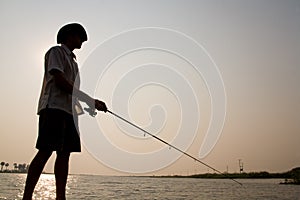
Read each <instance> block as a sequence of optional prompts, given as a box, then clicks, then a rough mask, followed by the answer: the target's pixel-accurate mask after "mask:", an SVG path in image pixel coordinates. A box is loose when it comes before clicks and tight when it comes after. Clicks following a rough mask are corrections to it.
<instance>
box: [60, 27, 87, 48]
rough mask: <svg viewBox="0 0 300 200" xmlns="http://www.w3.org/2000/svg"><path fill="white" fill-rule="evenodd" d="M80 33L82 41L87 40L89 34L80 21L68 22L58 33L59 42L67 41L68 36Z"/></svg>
mask: <svg viewBox="0 0 300 200" xmlns="http://www.w3.org/2000/svg"><path fill="white" fill-rule="evenodd" d="M76 34H77V35H78V36H79V37H80V39H81V40H82V41H87V34H86V31H85V29H84V28H83V26H82V25H80V24H78V23H71V24H66V25H64V26H63V27H61V28H60V29H59V31H58V33H57V44H61V43H63V42H65V40H66V39H67V37H68V36H70V35H76Z"/></svg>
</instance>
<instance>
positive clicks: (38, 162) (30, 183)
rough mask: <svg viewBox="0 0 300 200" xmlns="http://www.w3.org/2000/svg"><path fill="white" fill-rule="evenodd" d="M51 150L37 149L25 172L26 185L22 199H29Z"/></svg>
mask: <svg viewBox="0 0 300 200" xmlns="http://www.w3.org/2000/svg"><path fill="white" fill-rule="evenodd" d="M51 154H52V151H41V150H39V151H38V152H37V154H36V155H35V157H34V158H33V160H32V161H31V163H30V165H29V169H28V173H27V179H26V185H25V190H24V196H23V200H31V199H32V193H33V191H34V188H35V186H36V184H37V182H38V180H39V178H40V175H41V173H42V172H43V169H44V166H45V164H46V163H47V161H48V159H49V157H50V156H51Z"/></svg>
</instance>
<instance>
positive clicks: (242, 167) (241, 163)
mask: <svg viewBox="0 0 300 200" xmlns="http://www.w3.org/2000/svg"><path fill="white" fill-rule="evenodd" d="M239 168H240V174H241V173H243V172H244V163H243V162H242V159H239Z"/></svg>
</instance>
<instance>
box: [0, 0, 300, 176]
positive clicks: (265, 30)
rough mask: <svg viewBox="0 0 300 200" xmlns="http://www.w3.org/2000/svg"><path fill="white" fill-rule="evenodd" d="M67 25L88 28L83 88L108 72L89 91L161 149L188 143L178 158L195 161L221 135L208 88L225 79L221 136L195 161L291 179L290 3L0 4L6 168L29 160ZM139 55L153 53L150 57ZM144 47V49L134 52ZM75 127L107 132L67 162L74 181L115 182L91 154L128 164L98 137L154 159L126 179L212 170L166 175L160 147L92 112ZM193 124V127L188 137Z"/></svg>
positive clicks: (293, 19)
mask: <svg viewBox="0 0 300 200" xmlns="http://www.w3.org/2000/svg"><path fill="white" fill-rule="evenodd" d="M68 22H80V23H81V24H83V25H84V26H85V28H86V29H87V32H88V37H89V40H88V41H87V42H86V43H84V44H83V47H82V49H80V50H75V53H76V55H77V60H78V63H79V65H80V66H81V69H82V70H83V72H84V73H83V77H82V79H83V80H82V81H83V82H84V81H85V80H84V78H86V81H88V80H87V79H89V74H90V75H91V76H93V75H94V74H97V73H99V71H96V72H94V71H93V70H95V69H94V68H93V66H99V68H97V70H100V71H101V70H102V71H101V72H103V71H104V70H106V71H105V73H104V72H103V73H102V74H101V75H100V74H99V76H96V78H99V77H100V79H97V85H95V86H94V88H91V90H90V91H92V92H93V91H95V93H94V94H95V96H97V97H98V98H100V99H103V100H104V101H106V102H107V104H108V106H109V107H110V108H113V109H114V110H116V111H118V112H121V113H122V114H123V111H124V112H127V110H128V112H129V113H130V114H129V117H130V118H131V120H132V121H134V122H135V123H137V124H139V125H141V126H142V127H145V128H149V129H148V130H150V131H152V132H153V133H155V134H158V136H160V137H162V138H163V139H165V140H167V141H170V142H171V141H174V142H175V143H176V141H177V137H178V138H179V140H180V141H179V143H178V145H181V144H182V143H185V141H184V140H186V145H187V146H184V147H183V148H187V151H188V153H190V154H192V155H194V156H197V157H198V156H199V150H200V146H201V145H202V144H203V141H204V138H205V133H206V132H207V130H208V129H209V128H212V129H213V128H216V127H215V125H214V124H213V122H212V121H214V118H213V116H215V115H214V113H213V112H217V111H220V110H219V109H221V107H222V102H223V101H222V100H220V99H218V100H220V101H221V107H219V106H220V105H215V104H216V103H215V102H214V99H216V98H215V97H214V92H215V91H214V88H213V87H212V86H211V85H212V84H214V83H216V84H218V83H219V81H220V80H222V81H223V83H224V85H223V86H224V88H225V97H226V101H225V103H226V117H225V121H224V127H223V129H222V132H221V134H220V137H219V139H218V140H217V143H216V145H215V146H214V147H213V149H212V150H211V151H209V153H208V154H207V155H206V156H204V157H203V158H202V160H203V161H204V162H206V163H208V164H210V165H212V166H213V167H215V168H217V169H219V170H220V171H225V170H226V168H227V167H228V169H229V171H230V172H236V171H238V159H242V161H243V163H244V169H245V171H261V170H267V171H286V170H289V169H291V168H293V167H296V166H300V145H299V141H300V123H299V122H300V90H299V85H300V56H299V55H300V2H299V1H297V0H295V1H292V0H286V1H279V0H278V1H276V0H270V1H258V0H257V1H256V0H255V1H246V0H245V1H234V0H228V1H183V0H182V1H177V0H165V1H164V0H162V1H129V0H128V1H115V0H107V1H74V0H72V1H51V2H50V1H14V0H7V1H4V0H1V1H0V25H1V38H0V41H1V47H0V53H1V54H0V55H1V69H2V73H1V75H0V76H1V77H0V91H1V97H2V98H1V113H0V119H1V127H0V134H1V140H0V147H1V151H0V161H5V162H9V163H10V165H11V166H12V164H13V163H14V162H17V163H29V162H30V161H31V159H32V157H33V156H34V155H35V153H36V149H35V148H34V146H35V142H36V137H37V122H38V116H37V115H36V109H37V101H38V97H39V93H40V88H41V83H42V77H43V58H44V54H45V52H46V51H47V50H48V49H49V48H50V47H51V46H53V45H56V41H55V39H56V34H57V31H58V29H59V28H60V27H61V26H62V25H64V24H66V23H68ZM149 27H152V28H149ZM153 27H155V28H153ZM157 30H159V31H158V32H157ZM170 30H172V31H170ZM143 31H145V32H143ZM151 31H152V32H151ZM147 34H148V35H147ZM166 35H167V36H166ZM152 36H153V37H152ZM173 37H174V38H173ZM177 37H178V38H177ZM170 38H171V39H170ZM176 38H177V39H176ZM168 39H170V41H169V40H168ZM177 41H178V42H177ZM144 42H145V43H144ZM147 42H148V43H147ZM189 42H191V43H189ZM192 43H193V44H194V45H195V44H199V45H200V46H198V48H199V49H198V50H199V52H196V53H199V54H195V55H194V54H193V53H195V51H193V50H191V49H192V48H193V47H194V46H192ZM145 44H146V47H151V48H148V49H145ZM131 45H132V46H131ZM139 45H140V46H139ZM160 45H161V46H160ZM188 45H190V46H188ZM166 46H167V47H166ZM139 47H141V48H144V49H142V50H139V49H138V50H136V49H135V48H139ZM200 47H202V49H201V48H200ZM163 48H165V49H163ZM172 48H173V49H176V48H177V49H178V51H181V53H182V52H183V53H182V54H184V53H187V54H189V55H191V57H192V56H195V58H199V59H200V60H201V62H203V63H205V59H208V58H211V61H212V62H211V63H210V64H215V65H214V66H215V67H217V69H218V70H219V75H220V76H216V77H212V79H210V78H209V77H208V75H206V71H205V70H207V71H209V70H208V69H213V68H209V67H208V66H209V64H203V63H201V64H199V65H198V66H196V68H197V67H200V71H201V70H204V71H202V72H203V74H201V75H202V78H200V79H199V77H198V78H197V77H196V76H195V74H197V73H195V71H193V70H195V69H193V68H192V69H190V68H189V67H191V66H192V65H191V63H188V62H187V60H185V59H184V58H189V55H184V56H185V57H181V54H180V55H179V54H176V52H175V53H174V52H173V51H172V50H173V49H172ZM195 48H196V47H195ZM186 49H190V50H186ZM126 50H127V51H129V52H127V53H126ZM184 51H186V52H184ZM124 52H125V53H124ZM206 53H208V54H206ZM110 56H111V58H110ZM113 56H119V57H118V59H116V58H115V57H113ZM197 56H198V57H197ZM201 56H202V57H203V59H202V57H201ZM98 59H99V60H98ZM188 60H193V59H192V58H191V59H188ZM105 62H106V63H105ZM107 62H110V65H108V63H107ZM104 64H107V65H104ZM202 64H203V65H202ZM107 66H109V67H107ZM122 66H124V67H122ZM89 70H90V71H89ZM137 70H141V72H139V71H137ZM86 73H87V75H86V76H84V74H86ZM144 73H145V74H146V75H145V74H144ZM214 74H215V75H216V73H214ZM220 77H221V78H220ZM214 78H215V79H214ZM146 79H147V80H146ZM209 80H215V82H214V81H212V82H207V81H209ZM143 81H144V82H143ZM114 84H115V85H114ZM167 84H173V85H172V86H168V85H167ZM95 88H96V89H95ZM177 89H178V91H177ZM210 89H211V90H210ZM87 90H89V88H87ZM90 91H88V92H90ZM90 94H91V93H90ZM186 94H189V95H192V96H193V95H194V96H193V97H195V99H196V100H192V98H191V99H190V101H189V99H181V98H186ZM91 95H93V94H91ZM221 97H222V95H221ZM188 98H189V97H188ZM210 98H211V99H210ZM187 102H188V103H187ZM122 103H123V104H122ZM186 104H189V105H188V106H186ZM162 105H164V106H162ZM185 106H186V107H185ZM195 108H196V109H195ZM197 109H198V110H197ZM193 111H194V112H193ZM151 116H152V119H151ZM199 116H200V118H199V121H197V120H198V117H199ZM181 117H182V118H181ZM220 117H221V118H222V113H221V115H220ZM82 119H83V120H88V123H90V122H91V123H94V122H98V124H100V125H99V126H103V127H100V128H99V129H101V131H98V133H97V134H99V135H96V136H95V137H94V136H93V135H92V133H91V136H88V137H90V138H93V139H92V140H93V141H92V144H90V143H89V142H86V145H88V147H87V148H86V147H85V145H83V146H82V153H80V154H77V153H76V154H74V155H72V157H71V167H70V171H71V173H89V174H108V175H111V174H122V172H119V171H117V170H115V169H112V168H111V167H109V166H107V165H105V164H103V163H101V162H100V161H98V160H97V159H95V158H94V156H95V153H94V152H95V151H98V150H99V151H100V154H101V155H100V157H101V156H104V157H105V158H104V159H106V157H107V158H108V157H109V159H111V160H110V161H107V162H112V163H114V162H116V163H117V164H116V165H119V166H127V164H128V163H126V162H128V160H127V159H126V156H122V155H118V154H114V153H113V152H110V151H106V150H108V149H109V148H104V147H103V146H101V145H103V141H100V139H99V140H98V138H97V137H100V134H102V133H103V134H102V135H105V137H106V138H108V141H111V142H112V143H113V144H114V145H115V146H117V147H118V148H119V150H120V149H121V150H122V149H123V151H126V152H127V153H128V152H131V153H133V154H134V155H143V154H145V157H144V158H148V156H149V155H150V154H152V153H153V157H151V158H150V156H149V160H150V159H153V160H151V163H148V162H147V160H145V162H142V163H141V162H140V163H131V164H132V165H136V166H137V165H138V166H139V168H138V169H135V168H132V171H133V172H134V171H135V170H139V169H140V170H141V171H143V169H146V168H148V166H149V165H151V164H153V166H154V167H155V166H159V167H162V165H164V166H163V167H164V168H163V169H160V170H158V171H155V172H151V174H155V173H156V174H187V173H189V174H191V173H198V172H207V170H208V169H207V168H206V167H204V166H202V165H200V164H197V163H195V162H194V161H193V160H190V159H189V158H186V157H181V158H180V159H179V160H177V161H176V162H175V163H173V164H171V165H168V161H166V160H168V159H169V157H168V156H167V154H164V152H161V153H160V151H162V149H163V147H164V145H162V144H160V143H158V142H156V141H155V140H154V139H151V138H148V137H144V138H143V136H138V135H135V134H138V133H137V132H134V131H135V130H132V129H130V128H129V127H123V128H124V129H126V130H127V131H126V130H125V131H124V130H123V132H122V131H120V130H121V129H122V126H124V124H122V123H120V122H118V121H117V120H115V121H114V120H113V119H114V118H113V117H112V116H110V115H109V114H100V113H99V114H98V116H97V118H95V119H93V118H91V117H88V116H87V115H85V116H83V117H82ZM151 120H152V121H151ZM186 121H188V122H186ZM84 123H85V122H82V124H83V126H84ZM192 123H196V125H197V126H196V130H195V135H193V131H194V129H193V127H192V126H194V125H195V124H192ZM210 123H211V125H212V127H210ZM181 125H184V126H187V127H185V128H187V130H189V129H191V130H190V131H188V133H186V137H187V138H188V139H186V138H185V137H183V138H181V137H182V133H181V132H180V131H179V132H177V131H178V130H179V129H180V126H181ZM218 125H219V126H220V125H222V124H220V123H219V124H217V125H216V126H218ZM93 131H95V132H97V130H93ZM93 131H91V132H93ZM81 132H82V134H83V137H86V136H85V135H86V134H90V132H89V130H87V129H86V128H85V127H83V129H82V130H81ZM181 142H182V143H181ZM93 145H94V146H93ZM176 145H177V143H176ZM91 149H93V150H91ZM88 151H90V153H89V152H88ZM170 151H172V150H170ZM149 152H150V153H149ZM147 153H148V154H147ZM155 153H156V154H155ZM177 155H178V154H176V155H175V154H174V155H173V156H175V157H176V156H177ZM54 157H55V156H53V158H52V159H51V161H50V162H49V164H48V165H47V167H46V171H48V172H52V171H53V159H54ZM96 157H97V156H96ZM161 163H162V164H161ZM113 165H114V164H113ZM116 168H118V167H116ZM150 168H151V167H150Z"/></svg>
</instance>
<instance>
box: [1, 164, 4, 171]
mask: <svg viewBox="0 0 300 200" xmlns="http://www.w3.org/2000/svg"><path fill="white" fill-rule="evenodd" d="M4 165H5V162H1V172H2V171H3V166H4Z"/></svg>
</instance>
